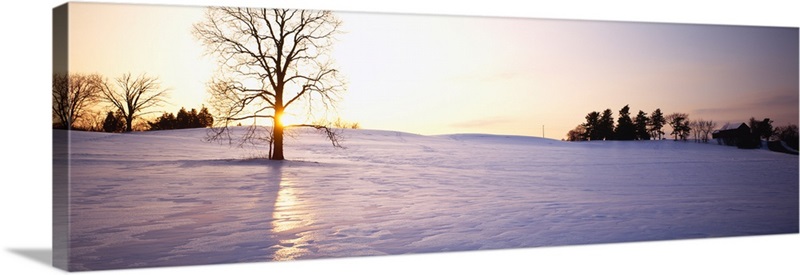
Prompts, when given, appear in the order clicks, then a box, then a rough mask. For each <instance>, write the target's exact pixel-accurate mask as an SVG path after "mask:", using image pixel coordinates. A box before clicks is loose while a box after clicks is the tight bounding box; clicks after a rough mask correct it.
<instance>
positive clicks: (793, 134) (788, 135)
mask: <svg viewBox="0 0 800 275" xmlns="http://www.w3.org/2000/svg"><path fill="white" fill-rule="evenodd" d="M775 135H776V136H777V138H778V139H779V140H781V141H783V142H784V143H786V145H788V146H789V147H792V148H793V149H795V150H798V148H797V147H798V146H797V145H798V133H797V125H795V124H789V125H786V126H779V127H776V128H775Z"/></svg>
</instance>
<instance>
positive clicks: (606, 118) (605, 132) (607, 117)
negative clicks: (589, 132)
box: [598, 109, 614, 140]
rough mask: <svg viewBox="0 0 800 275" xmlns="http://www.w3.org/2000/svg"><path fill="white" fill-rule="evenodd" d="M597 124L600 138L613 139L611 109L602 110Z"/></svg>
mask: <svg viewBox="0 0 800 275" xmlns="http://www.w3.org/2000/svg"><path fill="white" fill-rule="evenodd" d="M598 126H599V127H598V128H599V129H598V130H599V131H600V133H599V135H600V139H604V140H613V139H614V117H613V116H612V112H611V109H606V110H605V111H603V114H602V115H600V122H599V125H598Z"/></svg>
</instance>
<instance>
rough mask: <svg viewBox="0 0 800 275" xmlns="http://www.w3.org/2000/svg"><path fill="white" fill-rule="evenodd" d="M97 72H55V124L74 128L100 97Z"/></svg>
mask: <svg viewBox="0 0 800 275" xmlns="http://www.w3.org/2000/svg"><path fill="white" fill-rule="evenodd" d="M100 82H101V77H100V76H99V75H97V74H77V73H76V74H53V83H52V84H53V125H54V126H55V127H57V128H62V129H72V128H73V127H74V126H75V123H76V122H78V121H79V120H81V118H83V116H84V114H85V113H87V112H88V109H89V108H91V107H92V106H93V105H95V104H96V103H97V102H98V101H99V99H100V94H101V90H100Z"/></svg>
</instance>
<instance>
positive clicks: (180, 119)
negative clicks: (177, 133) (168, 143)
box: [174, 107, 192, 129]
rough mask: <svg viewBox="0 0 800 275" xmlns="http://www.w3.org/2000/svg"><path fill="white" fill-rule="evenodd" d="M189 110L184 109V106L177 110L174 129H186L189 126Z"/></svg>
mask: <svg viewBox="0 0 800 275" xmlns="http://www.w3.org/2000/svg"><path fill="white" fill-rule="evenodd" d="M189 116H190V114H189V112H187V111H186V108H183V107H181V109H180V110H179V111H178V114H177V115H175V128H174V129H186V128H190V127H189V126H191V125H190V122H191V120H192V119H191V118H190V117H189Z"/></svg>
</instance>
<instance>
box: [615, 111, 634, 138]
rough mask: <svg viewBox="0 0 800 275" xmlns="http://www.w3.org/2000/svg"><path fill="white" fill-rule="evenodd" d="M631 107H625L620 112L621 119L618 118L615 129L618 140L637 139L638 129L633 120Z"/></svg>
mask: <svg viewBox="0 0 800 275" xmlns="http://www.w3.org/2000/svg"><path fill="white" fill-rule="evenodd" d="M630 109H631V108H630V107H628V105H625V107H622V109H620V110H619V118H617V127H616V129H614V136H615V139H617V140H634V139H636V127H635V126H634V125H633V120H632V119H631V112H630Z"/></svg>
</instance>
